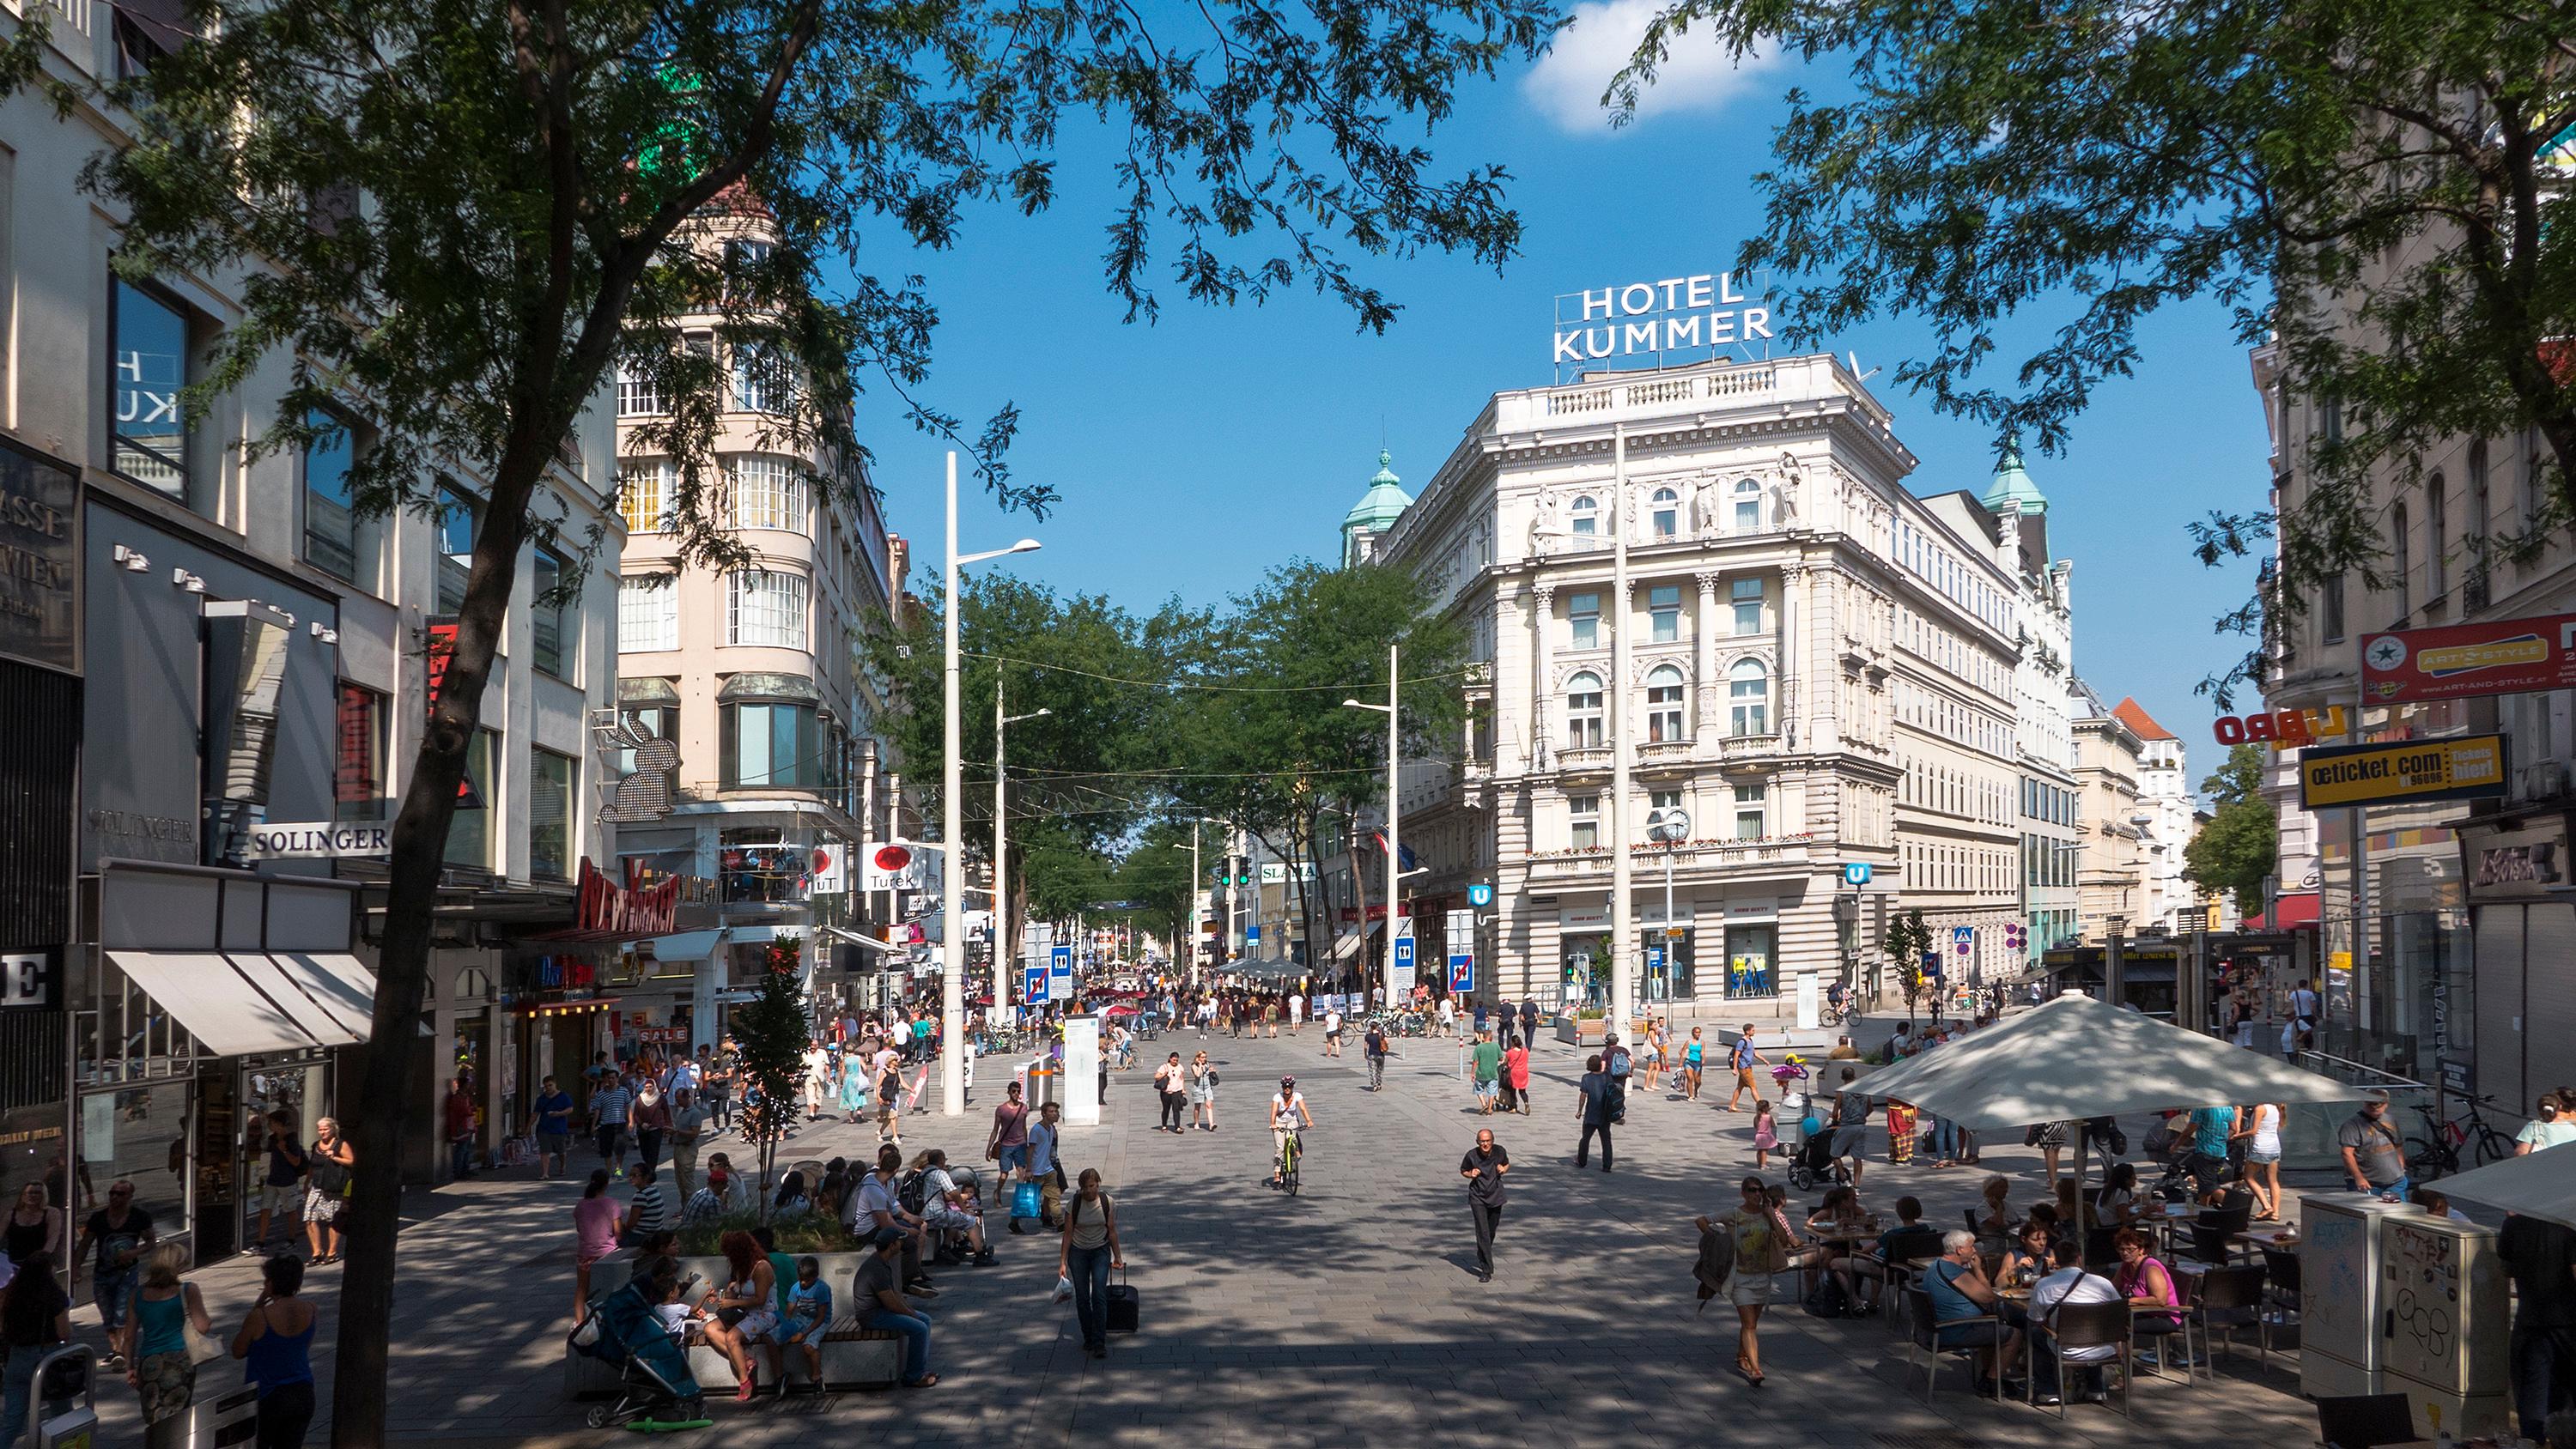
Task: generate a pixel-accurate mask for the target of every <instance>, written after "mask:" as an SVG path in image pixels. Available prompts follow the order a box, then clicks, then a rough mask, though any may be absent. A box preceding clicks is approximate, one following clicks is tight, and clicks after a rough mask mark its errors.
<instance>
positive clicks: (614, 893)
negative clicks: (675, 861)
mask: <svg viewBox="0 0 2576 1449" xmlns="http://www.w3.org/2000/svg"><path fill="white" fill-rule="evenodd" d="M642 869H643V862H642V861H640V860H635V859H629V860H628V861H627V862H626V882H627V883H626V884H625V885H622V886H621V885H618V884H616V883H615V882H613V881H611V880H610V879H609V878H608V877H607V876H604V875H602V874H600V873H599V867H597V866H595V865H592V864H591V863H590V858H589V857H588V856H584V857H582V862H581V884H580V888H581V896H580V904H579V907H578V908H577V909H576V910H575V912H574V916H573V925H574V927H575V929H577V930H583V931H604V932H613V933H615V934H618V935H627V936H667V935H669V934H671V931H672V929H673V928H674V927H675V926H676V925H677V924H678V922H679V918H680V880H679V877H677V876H671V877H668V878H666V879H665V880H663V882H662V883H661V884H659V885H650V886H648V885H640V884H638V880H639V877H640V873H641V871H642Z"/></svg>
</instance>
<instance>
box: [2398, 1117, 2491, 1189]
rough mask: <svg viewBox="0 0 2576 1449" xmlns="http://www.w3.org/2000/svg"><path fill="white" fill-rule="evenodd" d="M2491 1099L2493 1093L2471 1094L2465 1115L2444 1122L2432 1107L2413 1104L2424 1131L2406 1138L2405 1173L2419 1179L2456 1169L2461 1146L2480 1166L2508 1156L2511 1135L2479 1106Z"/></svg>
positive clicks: (2437, 1175)
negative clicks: (2503, 1130) (2476, 1095)
mask: <svg viewBox="0 0 2576 1449" xmlns="http://www.w3.org/2000/svg"><path fill="white" fill-rule="evenodd" d="M2493 1101H2495V1098H2493V1097H2472V1098H2470V1099H2469V1103H2468V1115H2466V1116H2465V1117H2461V1118H2457V1119H2455V1120H2452V1121H2447V1122H2446V1121H2444V1120H2442V1119H2441V1118H2439V1117H2436V1116H2435V1115H2433V1109H2432V1108H2431V1107H2429V1106H2426V1105H2425V1104H2423V1103H2421V1102H2418V1103H2417V1104H2415V1113H2416V1115H2417V1116H2419V1117H2422V1118H2423V1119H2424V1128H2425V1131H2426V1133H2427V1135H2426V1136H2423V1137H2409V1138H2407V1139H2406V1171H2407V1175H2408V1176H2410V1177H2412V1178H2415V1179H2417V1180H2419V1181H2420V1180H2424V1179H2429V1178H2435V1177H2441V1176H2443V1175H2444V1174H2446V1173H2453V1172H2457V1171H2459V1170H2460V1165H2461V1160H2460V1149H2462V1148H2464V1147H2468V1148H2470V1149H2471V1152H2472V1154H2473V1155H2474V1156H2475V1157H2476V1159H2477V1165H2478V1166H2480V1167H2484V1166H2485V1165H2486V1164H2488V1163H2490V1162H2501V1161H2503V1160H2504V1159H2505V1158H2508V1157H2511V1156H2512V1155H2513V1139H2512V1138H2511V1137H2509V1136H2507V1135H2505V1134H2504V1133H2502V1132H2500V1131H2498V1130H2496V1128H2495V1127H2494V1125H2493V1124H2491V1123H2489V1122H2488V1121H2487V1119H2486V1116H2485V1114H2484V1113H2482V1112H2480V1111H2479V1110H2478V1107H2479V1104H2481V1103H2492V1102H2493ZM2472 1144H2474V1146H2472Z"/></svg>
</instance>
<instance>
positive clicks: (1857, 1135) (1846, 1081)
mask: <svg viewBox="0 0 2576 1449" xmlns="http://www.w3.org/2000/svg"><path fill="white" fill-rule="evenodd" d="M1858 1075H1859V1073H1858V1072H1857V1071H1855V1070H1853V1069H1852V1068H1850V1067H1845V1068H1843V1086H1842V1093H1841V1095H1840V1096H1838V1097H1836V1098H1835V1099H1834V1140H1833V1142H1832V1144H1831V1146H1832V1148H1833V1154H1834V1156H1836V1157H1848V1158H1850V1159H1851V1175H1852V1186H1853V1187H1854V1188H1855V1189H1857V1188H1858V1187H1859V1186H1860V1173H1861V1169H1862V1168H1863V1167H1865V1166H1867V1165H1868V1162H1867V1159H1865V1158H1864V1157H1863V1156H1862V1155H1861V1154H1862V1153H1863V1152H1865V1151H1867V1150H1868V1142H1869V1093H1867V1092H1863V1091H1857V1090H1855V1089H1854V1088H1853V1086H1852V1080H1853V1078H1855V1077H1857V1076H1858Z"/></svg>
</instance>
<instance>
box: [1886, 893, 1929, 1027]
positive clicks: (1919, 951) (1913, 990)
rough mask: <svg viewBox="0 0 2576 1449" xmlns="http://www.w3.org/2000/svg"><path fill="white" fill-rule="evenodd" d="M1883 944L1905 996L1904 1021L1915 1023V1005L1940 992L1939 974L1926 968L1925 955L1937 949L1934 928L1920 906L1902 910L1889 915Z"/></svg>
mask: <svg viewBox="0 0 2576 1449" xmlns="http://www.w3.org/2000/svg"><path fill="white" fill-rule="evenodd" d="M1880 945H1881V946H1882V947H1883V948H1884V949H1885V950H1886V952H1887V960H1888V966H1889V968H1890V969H1891V970H1893V971H1894V972H1895V974H1896V988H1897V990H1898V991H1899V992H1901V993H1903V994H1904V997H1905V1021H1906V1024H1907V1025H1908V1026H1911V1025H1913V1023H1914V1012H1915V1008H1916V1007H1917V1006H1919V1005H1921V1004H1923V1003H1925V1002H1929V1001H1933V1000H1937V999H1938V998H1939V996H1940V992H1941V983H1940V980H1939V979H1938V978H1936V977H1935V976H1933V975H1932V974H1931V973H1930V972H1929V971H1926V970H1925V969H1924V968H1923V959H1924V958H1925V957H1926V956H1930V955H1931V954H1932V953H1933V951H1934V950H1935V949H1936V948H1935V947H1934V945H1933V941H1932V928H1931V927H1930V926H1927V925H1925V924H1924V923H1923V912H1922V910H1921V909H1920V908H1919V907H1918V908H1917V909H1914V910H1910V911H1903V912H1900V913H1898V914H1896V915H1894V916H1892V917H1890V918H1889V919H1888V922H1887V930H1886V931H1885V933H1884V934H1883V937H1882V939H1881V941H1880Z"/></svg>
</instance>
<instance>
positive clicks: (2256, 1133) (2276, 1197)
mask: <svg viewBox="0 0 2576 1449" xmlns="http://www.w3.org/2000/svg"><path fill="white" fill-rule="evenodd" d="M2238 1120H2239V1121H2241V1122H2243V1123H2245V1124H2246V1125H2245V1126H2244V1128H2243V1129H2242V1130H2241V1132H2240V1134H2239V1135H2241V1136H2246V1137H2251V1138H2252V1139H2254V1140H2253V1141H2251V1142H2248V1143H2246V1144H2245V1186H2246V1187H2247V1188H2248V1189H2250V1190H2251V1191H2252V1192H2253V1194H2254V1206H2255V1208H2256V1209H2257V1211H2256V1212H2255V1214H2254V1221H2256V1222H2258V1223H2277V1222H2279V1221H2280V1220H2281V1104H2280V1103H2278V1102H2258V1103H2256V1104H2255V1106H2254V1110H2253V1111H2251V1112H2249V1113H2247V1114H2245V1115H2244V1116H2243V1117H2241V1118H2239V1119H2238Z"/></svg>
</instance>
